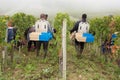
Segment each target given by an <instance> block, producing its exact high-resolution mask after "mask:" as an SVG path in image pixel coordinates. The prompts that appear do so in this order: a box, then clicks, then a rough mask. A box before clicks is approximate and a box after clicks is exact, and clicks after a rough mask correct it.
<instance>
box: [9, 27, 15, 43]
mask: <svg viewBox="0 0 120 80" xmlns="http://www.w3.org/2000/svg"><path fill="white" fill-rule="evenodd" d="M13 29H14V28H8V29H7V42H8V43H9V42H11V41H12V40H13V39H15V33H14V30H13Z"/></svg>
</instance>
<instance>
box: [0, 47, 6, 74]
mask: <svg viewBox="0 0 120 80" xmlns="http://www.w3.org/2000/svg"><path fill="white" fill-rule="evenodd" d="M6 52H7V47H6V46H5V47H4V50H3V51H2V61H1V71H2V72H4V71H5V67H6Z"/></svg>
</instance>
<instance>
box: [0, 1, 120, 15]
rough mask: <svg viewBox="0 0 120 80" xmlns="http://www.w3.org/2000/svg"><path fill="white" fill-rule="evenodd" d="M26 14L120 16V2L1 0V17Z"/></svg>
mask: <svg viewBox="0 0 120 80" xmlns="http://www.w3.org/2000/svg"><path fill="white" fill-rule="evenodd" d="M17 12H25V13H29V14H32V15H35V16H39V14H40V13H47V14H49V16H54V15H55V14H56V13H58V12H65V13H68V14H69V15H71V16H74V17H76V16H80V15H81V14H82V13H87V14H88V15H90V16H103V15H109V14H112V15H119V14H120V0H0V15H12V14H14V13H17Z"/></svg>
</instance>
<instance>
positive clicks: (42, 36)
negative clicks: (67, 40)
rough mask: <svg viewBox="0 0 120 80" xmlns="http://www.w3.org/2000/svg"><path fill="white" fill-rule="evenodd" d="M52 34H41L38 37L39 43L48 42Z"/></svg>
mask: <svg viewBox="0 0 120 80" xmlns="http://www.w3.org/2000/svg"><path fill="white" fill-rule="evenodd" d="M52 37H53V36H52V33H51V32H42V33H41V34H40V35H39V41H49V40H51V39H52Z"/></svg>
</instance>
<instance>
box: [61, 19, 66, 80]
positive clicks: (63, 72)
mask: <svg viewBox="0 0 120 80" xmlns="http://www.w3.org/2000/svg"><path fill="white" fill-rule="evenodd" d="M66 27H67V20H66V19H64V20H63V28H62V54H63V68H62V69H63V70H62V77H63V80H66V59H67V56H66Z"/></svg>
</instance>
